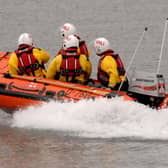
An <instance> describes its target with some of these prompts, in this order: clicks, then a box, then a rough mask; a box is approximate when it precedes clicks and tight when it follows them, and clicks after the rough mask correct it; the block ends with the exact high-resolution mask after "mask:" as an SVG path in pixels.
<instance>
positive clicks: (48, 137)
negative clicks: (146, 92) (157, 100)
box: [0, 0, 168, 168]
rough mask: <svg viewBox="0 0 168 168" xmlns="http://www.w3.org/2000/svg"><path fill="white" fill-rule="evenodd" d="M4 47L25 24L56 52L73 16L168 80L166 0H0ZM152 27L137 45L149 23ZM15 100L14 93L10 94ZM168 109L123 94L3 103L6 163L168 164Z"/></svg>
mask: <svg viewBox="0 0 168 168" xmlns="http://www.w3.org/2000/svg"><path fill="white" fill-rule="evenodd" d="M0 9H1V10H0V23H1V24H0V27H1V29H0V30H1V31H0V37H1V40H0V48H1V50H2V51H13V50H15V49H16V47H17V38H18V36H19V35H20V34H21V33H23V32H29V33H31V34H32V35H33V38H34V44H35V45H36V46H37V47H42V48H44V49H45V50H47V51H48V52H49V53H50V54H51V57H52V58H53V57H54V56H55V54H56V53H57V51H58V49H59V48H60V46H61V41H62V40H61V38H60V36H59V27H60V26H61V25H62V24H63V23H64V22H71V23H73V24H74V25H75V26H76V27H77V30H78V34H79V35H80V36H81V37H82V38H83V39H84V40H85V41H86V42H87V44H88V46H89V48H90V51H91V57H90V59H91V61H92V65H93V72H92V77H96V71H97V68H96V67H97V61H98V57H97V56H95V54H94V51H93V49H92V42H93V40H94V39H95V38H97V37H99V36H100V37H101V36H103V37H106V38H108V39H109V41H110V42H111V47H112V49H113V50H114V51H115V52H117V53H119V54H120V56H121V57H122V59H123V62H124V64H125V66H126V68H128V67H131V68H130V69H129V71H128V74H131V72H132V70H131V69H132V68H136V69H139V70H144V71H148V72H152V73H153V72H156V71H157V68H158V65H159V62H160V63H161V64H160V67H159V72H160V73H162V74H163V75H164V76H165V78H166V83H167V80H168V77H167V73H168V66H167V61H168V59H167V53H168V47H167V46H168V45H167V44H168V38H166V39H165V42H164V44H165V45H164V47H163V53H162V55H161V57H160V53H161V47H162V39H163V31H164V26H165V21H166V18H167V17H168V12H167V9H168V1H167V0H160V1H158V0H148V1H147V0H139V1H135V0H127V1H124V0H117V1H111V0H104V1H95V0H91V1H89V0H85V1H79V0H73V1H72V0H69V1H67V0H61V1H59V0H48V1H44V0H30V1H24V0H15V1H9V0H5V1H4V0H0ZM145 27H148V31H147V32H146V33H145V36H144V38H143V40H142V43H141V44H140V46H139V48H138V50H137V52H136V55H135V58H134V59H133V62H132V64H131V65H130V60H131V59H132V58H133V55H134V52H135V49H136V46H137V44H138V41H139V39H140V37H141V36H142V33H143V31H144V28H145ZM9 103H10V101H9ZM167 144H168V110H167V109H163V110H158V111H157V110H154V109H151V108H149V107H147V106H144V105H142V104H138V103H136V102H129V101H127V102H125V101H123V100H122V99H121V98H114V99H113V100H111V99H108V100H105V99H99V100H96V101H92V100H88V101H86V100H82V101H79V102H77V103H73V102H71V103H70V102H67V103H64V104H62V103H59V102H49V103H48V104H44V105H43V106H41V107H38V108H37V107H36V108H34V107H29V108H28V109H25V110H19V111H17V112H16V113H15V114H14V115H13V116H11V115H9V114H6V113H4V111H2V110H1V111H0V167H2V168H19V167H25V168H37V167H41V168H55V167H59V168H74V167H75V168H90V167H91V168H112V167H113V168H135V167H136V168H149V167H152V168H167V166H168V161H167V160H168V157H167V151H168V147H167V146H168V145H167Z"/></svg>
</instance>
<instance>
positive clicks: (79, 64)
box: [47, 35, 92, 84]
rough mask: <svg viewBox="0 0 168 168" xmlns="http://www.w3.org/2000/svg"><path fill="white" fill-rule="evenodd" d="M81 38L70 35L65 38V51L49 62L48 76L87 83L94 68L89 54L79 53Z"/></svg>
mask: <svg viewBox="0 0 168 168" xmlns="http://www.w3.org/2000/svg"><path fill="white" fill-rule="evenodd" d="M78 47H79V40H78V39H77V38H76V37H75V36H74V35H70V36H67V37H66V38H65V39H64V42H63V49H64V50H63V51H62V52H61V54H59V55H57V56H56V57H55V58H54V59H53V60H52V61H51V63H50V64H49V66H48V70H47V78H50V79H56V80H60V81H66V82H72V83H81V84H85V83H87V81H88V79H89V77H90V75H91V70H92V65H91V62H90V61H88V59H87V56H86V55H84V54H81V53H79V52H78V51H77V50H78Z"/></svg>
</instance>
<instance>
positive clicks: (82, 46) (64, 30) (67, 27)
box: [58, 23, 90, 58]
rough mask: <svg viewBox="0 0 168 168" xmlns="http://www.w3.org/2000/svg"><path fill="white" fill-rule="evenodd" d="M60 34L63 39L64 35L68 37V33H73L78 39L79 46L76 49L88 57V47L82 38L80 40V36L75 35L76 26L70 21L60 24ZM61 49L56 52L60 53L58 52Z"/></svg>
mask: <svg viewBox="0 0 168 168" xmlns="http://www.w3.org/2000/svg"><path fill="white" fill-rule="evenodd" d="M60 34H61V37H62V38H63V39H64V38H66V37H68V36H69V35H72V34H73V35H75V36H76V37H77V38H78V40H79V47H78V50H79V52H80V53H81V54H84V55H86V56H87V57H88V58H89V55H90V54H89V51H88V47H87V45H86V42H85V41H84V40H81V38H80V37H79V36H78V35H76V27H75V26H74V25H73V24H71V23H65V24H64V25H63V26H61V28H60ZM62 50H63V48H61V49H60V51H59V52H58V54H60V52H61V51H62Z"/></svg>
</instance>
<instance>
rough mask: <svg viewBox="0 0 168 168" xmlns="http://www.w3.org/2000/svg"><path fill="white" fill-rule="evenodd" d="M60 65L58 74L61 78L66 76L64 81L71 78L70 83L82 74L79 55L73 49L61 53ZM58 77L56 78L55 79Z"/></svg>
mask: <svg viewBox="0 0 168 168" xmlns="http://www.w3.org/2000/svg"><path fill="white" fill-rule="evenodd" d="M61 55H62V63H61V66H60V74H59V75H62V76H66V81H68V77H69V76H72V80H71V82H74V81H75V77H76V76H80V75H81V73H82V67H81V64H80V60H79V58H80V53H78V52H77V49H76V48H75V49H74V48H69V49H66V50H65V51H64V52H62V54H61ZM58 78H59V77H58V76H57V77H56V79H58Z"/></svg>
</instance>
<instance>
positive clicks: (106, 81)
mask: <svg viewBox="0 0 168 168" xmlns="http://www.w3.org/2000/svg"><path fill="white" fill-rule="evenodd" d="M94 49H95V52H96V54H97V56H99V57H100V59H99V63H98V72H97V79H98V81H99V82H100V83H101V84H102V85H103V86H106V87H110V88H111V89H113V90H118V89H119V87H120V84H121V82H122V81H123V80H124V81H123V85H122V87H121V89H120V90H125V91H127V90H128V80H127V78H125V77H124V75H125V69H124V65H123V63H122V61H121V59H120V56H119V55H118V54H116V53H114V51H113V50H112V49H110V43H109V41H108V40H107V39H105V38H103V37H101V38H97V39H96V40H95V41H94Z"/></svg>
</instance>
